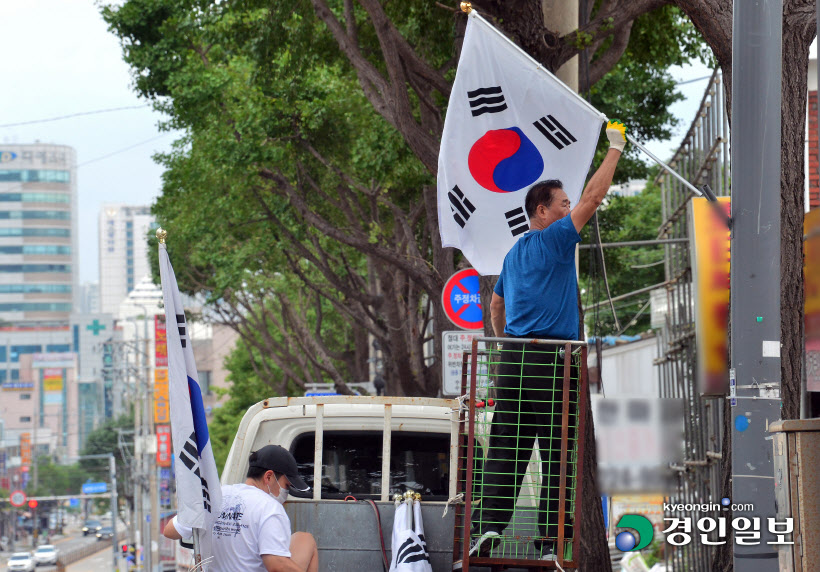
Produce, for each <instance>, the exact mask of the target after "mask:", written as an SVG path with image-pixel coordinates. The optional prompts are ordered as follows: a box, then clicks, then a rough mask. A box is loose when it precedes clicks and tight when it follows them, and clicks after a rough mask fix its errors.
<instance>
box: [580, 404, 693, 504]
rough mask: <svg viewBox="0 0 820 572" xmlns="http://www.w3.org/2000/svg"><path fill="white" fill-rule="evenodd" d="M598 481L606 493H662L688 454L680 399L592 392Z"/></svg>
mask: <svg viewBox="0 0 820 572" xmlns="http://www.w3.org/2000/svg"><path fill="white" fill-rule="evenodd" d="M592 416H593V419H594V420H595V445H596V450H597V452H598V484H599V486H600V489H601V493H602V494H606V495H619V494H634V493H640V494H647V493H653V494H660V493H665V492H667V491H668V490H669V483H670V482H671V479H672V478H673V475H672V472H671V470H670V469H669V467H668V465H669V463H673V462H680V460H681V458H682V456H683V404H682V402H681V401H680V400H679V399H657V398H645V397H608V398H606V399H604V398H602V397H601V396H600V395H593V396H592Z"/></svg>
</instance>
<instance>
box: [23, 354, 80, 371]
mask: <svg viewBox="0 0 820 572" xmlns="http://www.w3.org/2000/svg"><path fill="white" fill-rule="evenodd" d="M76 355H77V354H75V353H73V352H61V353H47V354H32V358H31V367H32V369H43V368H46V367H61V368H65V367H68V368H71V367H74V357H75V356H76Z"/></svg>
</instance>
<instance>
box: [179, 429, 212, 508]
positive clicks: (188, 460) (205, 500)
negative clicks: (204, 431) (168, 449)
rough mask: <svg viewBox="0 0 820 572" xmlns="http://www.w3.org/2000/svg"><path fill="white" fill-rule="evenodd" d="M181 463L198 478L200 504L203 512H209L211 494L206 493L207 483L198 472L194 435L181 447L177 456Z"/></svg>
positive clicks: (197, 455)
mask: <svg viewBox="0 0 820 572" xmlns="http://www.w3.org/2000/svg"><path fill="white" fill-rule="evenodd" d="M179 458H180V460H181V461H182V463H183V464H184V465H185V466H186V467H188V470H189V471H191V472H192V473H193V474H195V475H196V476H197V477H199V482H200V483H201V484H202V504H203V506H204V507H205V510H207V511H208V512H211V493H210V492H209V491H208V481H206V480H205V479H203V478H202V474H201V473H200V471H199V453H198V451H197V448H196V433H191V435H190V436H189V437H188V440H187V441H185V446H183V447H182V452H181V453H180V454H179Z"/></svg>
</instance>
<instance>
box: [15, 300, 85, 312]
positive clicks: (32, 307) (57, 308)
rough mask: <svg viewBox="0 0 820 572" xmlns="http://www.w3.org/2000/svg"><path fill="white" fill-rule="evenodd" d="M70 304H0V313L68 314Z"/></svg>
mask: <svg viewBox="0 0 820 572" xmlns="http://www.w3.org/2000/svg"><path fill="white" fill-rule="evenodd" d="M70 311H71V304H68V303H64V304H60V303H53V304H49V303H48V302H17V303H10V304H0V312H70Z"/></svg>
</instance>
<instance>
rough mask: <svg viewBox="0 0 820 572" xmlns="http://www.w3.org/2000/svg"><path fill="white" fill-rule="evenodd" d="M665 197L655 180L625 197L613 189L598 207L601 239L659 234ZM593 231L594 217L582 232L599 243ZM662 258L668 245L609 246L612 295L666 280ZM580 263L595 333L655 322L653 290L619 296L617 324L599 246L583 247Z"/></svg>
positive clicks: (637, 329) (643, 327)
mask: <svg viewBox="0 0 820 572" xmlns="http://www.w3.org/2000/svg"><path fill="white" fill-rule="evenodd" d="M660 202H661V194H660V188H658V187H657V186H655V185H653V184H652V183H651V180H650V183H649V184H648V185H647V186H646V189H645V190H644V191H643V192H642V193H641V194H640V195H637V196H633V197H624V196H617V195H612V194H611V195H610V196H609V197H607V201H606V204H605V205H604V206H603V207H602V208H600V209H599V210H598V225H599V228H600V235H601V242H602V243H604V244H606V243H613V242H628V241H636V240H653V239H655V238H656V237H657V235H658V228H659V227H660V225H661V205H660ZM594 234H595V225H594V223H592V224H589V225H587V226H586V227H585V228H584V230H583V232H582V233H581V236H582V239H583V242H584V243H586V244H595V243H596V240H595V239H594ZM663 260H664V250H663V247H660V246H647V247H629V248H606V249H604V263H605V266H606V275H607V277H608V284H609V289H610V292H609V293H610V295H611V296H612V297H613V298H614V297H616V296H621V295H624V294H629V293H631V292H634V291H636V290H639V289H641V288H644V287H647V286H652V285H655V284H660V283H662V282H663V280H664V267H663ZM579 268H580V270H581V288H582V290H583V295H582V301H583V303H584V305H585V306H594V307H593V308H592V309H591V310H590V311H589V312H586V313H585V319H586V325H587V328H588V332H589V333H590V334H592V335H596V336H601V335H611V334H620V333H625V334H637V333H641V332H645V331H647V330H648V329H649V328H650V315H649V292H647V293H645V294H642V295H639V296H634V297H630V298H628V299H626V300H623V301H620V302H615V310H616V315H617V317H618V320H619V321H618V325H619V326H620V327H618V326H616V322H615V318H614V316H613V314H612V311H611V308H610V306H609V304H605V301H606V300H607V294H606V290H605V283H604V280H603V265H602V264H601V259H600V254H599V251H597V250H583V251H581V256H580V261H579ZM596 304H598V305H597V306H596ZM633 322H634V323H633Z"/></svg>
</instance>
